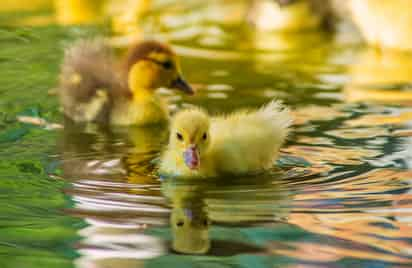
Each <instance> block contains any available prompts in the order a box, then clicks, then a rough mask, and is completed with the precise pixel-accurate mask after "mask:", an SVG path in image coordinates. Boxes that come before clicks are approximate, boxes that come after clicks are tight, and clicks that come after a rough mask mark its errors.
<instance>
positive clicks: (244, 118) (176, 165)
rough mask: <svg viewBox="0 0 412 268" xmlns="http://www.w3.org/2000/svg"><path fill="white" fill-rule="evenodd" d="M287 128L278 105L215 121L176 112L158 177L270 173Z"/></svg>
mask: <svg viewBox="0 0 412 268" xmlns="http://www.w3.org/2000/svg"><path fill="white" fill-rule="evenodd" d="M291 123H292V118H291V115H290V113H289V110H288V109H286V108H285V107H283V106H282V105H281V104H280V103H279V102H276V101H272V102H271V103H269V104H267V105H265V106H263V107H262V108H260V109H258V110H256V111H240V112H235V113H233V114H231V115H228V116H222V117H213V118H210V117H209V115H208V114H207V113H206V112H205V111H204V110H201V109H199V108H194V109H188V110H183V111H180V112H178V113H177V114H176V116H175V117H174V119H173V122H172V124H171V131H170V137H169V145H168V147H167V149H166V150H165V152H164V153H163V155H162V157H161V161H160V169H159V173H160V174H162V175H165V176H177V177H185V178H202V177H216V176H219V175H223V174H228V173H229V174H244V173H252V172H258V171H262V170H265V169H268V168H270V167H271V166H273V165H274V161H275V160H276V158H277V157H278V154H279V149H280V147H281V146H282V144H283V143H284V141H285V139H286V137H287V135H288V133H289V127H290V125H291Z"/></svg>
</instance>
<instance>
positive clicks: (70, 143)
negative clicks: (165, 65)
mask: <svg viewBox="0 0 412 268" xmlns="http://www.w3.org/2000/svg"><path fill="white" fill-rule="evenodd" d="M176 12H177V15H175V17H174V15H168V16H165V17H164V18H163V19H164V20H166V21H173V19H174V21H176V17H177V16H179V18H180V20H181V21H186V22H187V21H190V15H189V14H186V17H185V16H184V14H182V13H179V12H182V11H179V10H177V11H176ZM199 12H206V11H204V10H202V9H200V10H199ZM212 13H213V12H212ZM42 14H43V13H42ZM206 14H209V13H206ZM18 15H19V16H18V19H20V16H22V15H21V14H18ZM16 16H17V15H16V14H14V13H7V14H3V15H2V16H1V18H2V19H4V20H3V23H2V24H1V25H2V26H1V27H0V96H1V98H0V200H1V201H0V202H1V203H0V255H1V257H0V267H6V268H10V267H16V268H20V267H25V268H26V267H143V266H145V267H164V266H166V265H168V266H170V267H297V266H299V265H301V266H304V267H309V266H310V267H346V266H347V267H386V266H388V267H390V266H396V267H402V266H405V267H406V266H409V265H411V263H412V240H411V238H412V231H411V230H412V204H411V200H412V195H411V193H410V192H411V183H412V161H411V152H412V151H411V150H412V139H411V137H410V136H411V135H410V133H408V132H407V131H408V129H410V128H411V120H412V109H411V106H410V104H411V103H412V99H411V98H410V96H409V92H410V82H411V81H412V73H411V72H410V67H411V65H412V56H411V55H409V54H401V53H395V52H379V53H377V52H375V51H373V50H372V49H368V48H366V47H363V46H362V45H360V44H359V43H358V41H357V39H356V38H352V37H349V38H347V37H346V36H343V37H341V38H337V37H333V36H325V35H322V34H316V33H314V34H309V35H307V36H292V37H290V36H289V37H286V41H285V42H286V44H289V45H290V46H287V45H282V46H280V47H278V46H277V44H279V39H278V38H279V36H274V35H270V34H263V35H259V34H256V33H253V32H251V31H249V30H247V29H245V28H244V27H235V26H233V25H227V24H223V23H222V25H220V24H218V23H216V21H213V20H212V19H210V17H207V16H205V17H202V20H201V21H198V22H196V23H195V24H194V25H195V26H190V25H189V23H180V24H179V23H175V24H174V26H173V27H171V26H170V27H159V29H158V28H156V26H153V21H152V20H154V19H153V18H149V19H148V21H147V25H149V26H148V29H149V30H150V31H151V32H156V33H159V32H161V34H160V37H162V38H168V39H169V40H171V42H172V43H173V44H174V45H175V48H176V50H177V51H178V52H179V54H181V57H182V67H183V72H184V74H185V77H186V79H187V80H188V81H190V82H191V83H192V84H194V85H195V86H196V88H197V90H198V93H197V94H196V96H193V97H186V96H183V95H175V93H173V92H163V91H162V94H164V95H165V97H168V98H169V101H170V103H171V106H172V108H174V109H179V108H181V107H184V106H186V105H188V104H195V105H200V106H203V107H205V108H206V109H207V110H209V111H210V112H211V113H220V112H224V111H231V110H233V109H237V108H241V107H257V106H258V105H261V104H263V103H266V102H268V101H269V100H271V99H272V98H279V99H282V100H284V101H285V102H286V103H287V104H289V105H290V106H291V108H292V109H293V111H294V116H295V118H296V120H295V126H294V131H293V133H292V135H291V137H290V139H289V141H288V142H287V144H286V146H285V148H284V149H283V150H282V157H281V159H280V160H279V162H278V164H279V166H280V170H279V169H276V168H274V169H273V170H271V171H269V172H268V173H265V174H259V175H256V176H248V177H244V178H226V180H225V181H223V180H222V181H218V182H216V181H204V182H201V183H199V182H195V183H193V182H181V181H173V180H165V181H161V180H160V179H159V178H158V177H157V176H156V175H155V174H154V172H153V167H154V165H155V159H156V157H157V156H158V153H159V151H160V150H161V148H162V146H163V144H164V143H165V140H166V139H165V138H166V137H165V135H161V133H164V132H163V131H162V130H161V129H136V128H130V129H119V128H115V129H112V130H102V129H100V128H99V127H97V126H93V125H90V126H87V127H79V126H72V125H70V124H67V123H66V124H65V128H64V129H48V128H47V127H42V126H33V125H29V124H24V123H20V122H18V121H17V119H16V118H17V117H18V116H21V115H26V116H33V117H41V118H43V119H45V120H47V121H48V122H52V123H60V124H63V123H64V122H63V121H64V120H63V118H62V116H61V114H60V112H59V108H58V103H57V100H56V96H54V95H53V90H52V89H53V87H54V86H55V85H56V81H57V78H58V66H59V63H60V61H61V59H62V53H63V48H64V46H65V45H67V44H69V43H70V42H71V41H73V40H76V39H78V38H82V37H85V36H90V35H96V34H102V33H103V34H106V33H107V29H106V28H105V27H104V26H102V27H90V26H88V27H86V26H83V27H73V26H70V27H69V26H65V27H64V26H59V25H55V24H54V23H51V24H50V23H48V24H46V25H37V26H28V25H27V24H26V25H24V26H13V25H14V23H7V21H8V20H10V18H11V20H15V19H16ZM27 16H31V14H28V15H27ZM190 27H192V28H190ZM188 29H191V31H188ZM184 31H186V32H184ZM282 38H283V39H284V38H285V37H282ZM170 215H180V216H181V217H183V218H184V219H186V218H185V217H188V218H191V219H192V221H193V224H192V225H189V226H191V227H186V229H182V230H179V229H178V228H176V227H174V228H171V225H170ZM185 215H186V216H185ZM195 223H196V224H195ZM172 224H176V222H174V221H172ZM185 226H188V225H185ZM176 229H178V230H177V231H176ZM176 241H178V242H179V241H180V242H181V241H186V242H183V243H188V242H187V241H192V242H193V243H199V244H201V245H206V244H210V247H211V248H210V250H209V252H208V253H207V254H199V255H190V254H182V253H180V254H178V253H176V252H175V251H174V250H172V245H173V243H178V242H176Z"/></svg>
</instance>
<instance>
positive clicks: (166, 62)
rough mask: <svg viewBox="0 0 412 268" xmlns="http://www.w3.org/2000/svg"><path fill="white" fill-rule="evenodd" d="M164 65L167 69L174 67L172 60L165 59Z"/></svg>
mask: <svg viewBox="0 0 412 268" xmlns="http://www.w3.org/2000/svg"><path fill="white" fill-rule="evenodd" d="M162 66H163V68H165V69H168V70H169V69H172V67H173V63H172V62H171V61H169V60H168V61H165V62H163V63H162Z"/></svg>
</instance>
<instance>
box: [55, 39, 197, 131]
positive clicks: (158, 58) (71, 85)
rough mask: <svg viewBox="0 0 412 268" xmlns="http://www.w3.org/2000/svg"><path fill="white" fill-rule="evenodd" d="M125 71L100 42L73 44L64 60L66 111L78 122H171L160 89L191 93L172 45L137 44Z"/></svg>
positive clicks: (62, 89)
mask: <svg viewBox="0 0 412 268" xmlns="http://www.w3.org/2000/svg"><path fill="white" fill-rule="evenodd" d="M124 61H125V63H124V64H123V65H124V66H123V67H124V68H125V69H124V70H121V68H120V64H118V63H117V62H116V59H115V57H114V56H113V53H112V51H111V50H110V49H109V48H108V47H107V46H105V45H104V43H103V42H102V41H99V40H81V41H80V42H78V43H76V44H75V45H74V46H72V47H70V48H69V49H68V50H67V51H66V54H65V58H64V61H63V64H62V69H61V75H60V85H59V95H60V100H61V104H62V107H63V111H64V114H65V115H66V116H67V117H69V118H71V119H72V120H73V121H76V122H100V123H107V124H114V125H148V124H158V123H162V122H166V121H167V120H168V116H169V113H168V109H167V103H166V101H165V100H163V99H162V98H161V97H160V96H158V95H157V94H156V89H158V88H160V87H172V88H178V89H181V90H183V91H185V92H187V93H191V92H192V91H191V88H190V87H189V86H188V85H187V84H186V82H185V81H184V80H183V79H182V78H181V75H180V70H179V66H178V62H177V58H176V56H175V55H174V53H173V52H172V51H171V49H170V48H169V47H167V46H165V45H163V44H160V43H158V42H154V41H146V42H142V43H139V44H137V45H136V46H135V47H133V48H131V49H130V51H129V53H128V55H127V56H126V58H125V60H124Z"/></svg>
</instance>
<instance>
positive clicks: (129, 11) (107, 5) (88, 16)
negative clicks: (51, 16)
mask: <svg viewBox="0 0 412 268" xmlns="http://www.w3.org/2000/svg"><path fill="white" fill-rule="evenodd" d="M150 7H151V0H87V1H84V0H54V8H55V11H56V20H57V22H58V23H60V24H63V25H74V24H91V23H98V22H103V21H104V20H108V21H109V22H110V25H111V29H112V31H113V32H114V33H118V34H122V35H124V34H132V35H133V36H136V35H138V33H139V20H140V19H141V18H142V17H143V16H144V15H146V14H147V13H148V12H149V10H150Z"/></svg>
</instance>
